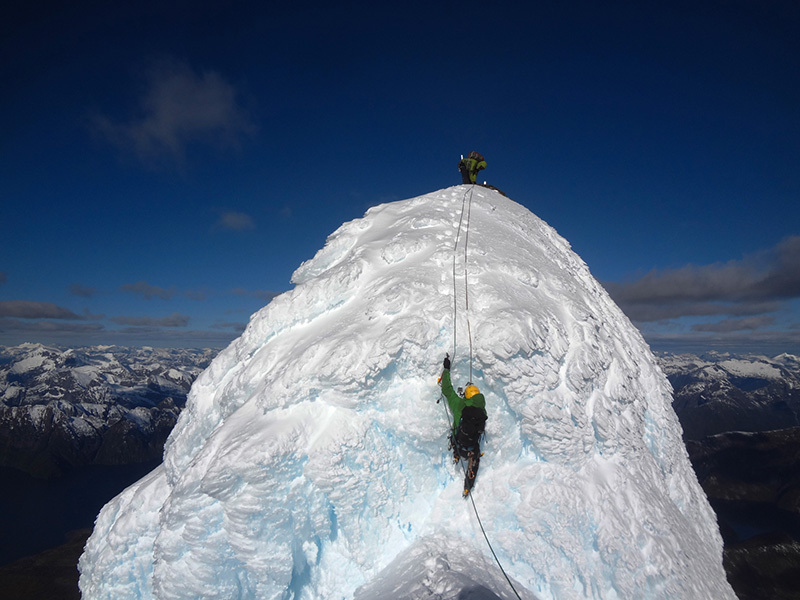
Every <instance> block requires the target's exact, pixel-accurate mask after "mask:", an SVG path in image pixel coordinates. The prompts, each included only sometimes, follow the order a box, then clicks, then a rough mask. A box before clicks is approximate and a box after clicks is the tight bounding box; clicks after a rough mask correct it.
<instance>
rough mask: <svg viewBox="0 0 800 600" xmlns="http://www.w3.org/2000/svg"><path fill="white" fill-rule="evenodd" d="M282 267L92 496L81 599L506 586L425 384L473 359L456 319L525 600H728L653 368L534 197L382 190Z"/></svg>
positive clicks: (327, 595) (370, 593)
mask: <svg viewBox="0 0 800 600" xmlns="http://www.w3.org/2000/svg"><path fill="white" fill-rule="evenodd" d="M470 194H472V196H471V211H469V212H468V211H466V210H464V211H463V213H462V209H464V208H465V207H466V208H469V202H468V201H469V199H470ZM465 200H466V201H467V202H465ZM467 218H469V230H468V238H467V235H466V233H467V230H466V225H467ZM459 223H461V229H460V236H459V240H458V244H456V237H457V234H458V232H459ZM466 241H468V248H467V252H466V253H465V252H464V243H465V242H466ZM465 261H466V264H465ZM465 279H466V285H465ZM292 281H293V283H294V284H295V287H294V288H293V289H292V290H290V291H288V292H286V293H284V294H282V295H280V296H278V297H277V298H275V299H274V300H273V301H272V302H270V304H268V305H267V306H266V307H264V308H263V309H262V310H260V311H259V312H257V313H256V314H255V315H253V317H252V318H251V320H250V323H249V325H248V327H247V329H246V331H245V332H244V333H243V334H242V336H241V337H240V338H238V339H237V340H235V341H234V342H233V343H231V345H230V346H229V347H228V348H227V349H225V350H224V351H223V352H221V353H220V354H219V355H218V356H217V358H216V359H215V360H214V361H213V363H212V364H211V365H210V366H209V368H208V369H207V370H206V371H205V372H204V373H203V374H202V375H201V376H200V377H199V378H198V379H197V381H196V382H195V384H194V386H193V387H192V390H191V392H190V394H189V399H188V401H187V406H186V409H185V410H184V411H183V413H182V414H181V416H180V419H179V421H178V424H177V426H176V427H175V429H174V431H173V433H172V435H171V437H170V439H169V441H168V443H167V447H166V449H165V459H164V464H163V465H162V466H161V467H159V468H158V469H156V470H155V471H153V472H152V473H151V474H150V475H148V476H147V477H145V478H143V479H142V480H141V481H139V482H138V483H136V484H134V485H132V486H131V487H129V488H128V489H126V490H125V491H124V492H122V493H121V494H120V495H119V496H117V497H116V498H115V499H113V500H112V501H111V502H109V503H108V504H107V505H106V506H105V507H104V508H103V510H102V511H101V513H100V515H99V516H98V518H97V521H96V524H95V529H94V533H93V534H92V537H91V538H90V540H89V542H88V544H87V546H86V550H85V552H84V554H83V556H82V558H81V561H80V571H81V580H80V585H81V590H82V592H83V598H84V599H87V600H88V599H100V598H104V599H105V598H108V599H112V598H113V599H115V600H119V599H123V598H159V599H178V598H181V599H183V598H186V599H188V598H225V599H231V598H259V599H272V598H275V599H278V598H281V599H289V598H296V599H301V598H302V599H317V598H318V599H326V600H330V599H338V598H357V599H359V600H366V599H377V598H407V599H421V598H467V597H469V598H503V599H506V598H514V597H515V596H514V594H513V591H512V590H511V588H510V586H509V584H508V583H507V582H506V581H505V579H504V578H503V576H502V574H501V572H500V570H499V568H498V566H497V564H496V563H495V561H494V559H493V557H492V556H491V553H490V551H489V548H488V547H487V544H486V541H485V540H484V538H483V535H482V533H481V531H480V528H479V525H478V523H477V521H476V518H475V515H474V513H473V508H472V505H471V503H470V501H469V500H466V501H465V500H463V499H462V498H461V492H462V480H463V475H462V472H461V470H460V468H459V467H458V466H455V465H453V464H452V461H451V459H450V457H449V455H448V452H447V443H446V432H447V429H448V421H447V416H446V412H445V409H444V402H442V403H440V404H437V402H436V400H437V398H439V396H440V390H439V388H438V385H437V377H438V376H439V374H440V371H441V361H442V359H443V358H444V355H445V352H450V354H451V355H452V354H453V353H454V354H455V355H454V356H452V358H453V380H454V382H455V383H457V384H463V383H465V382H466V381H467V378H468V377H469V376H470V359H469V357H470V351H469V346H470V341H469V337H468V335H467V331H468V329H467V325H468V324H467V318H468V317H469V326H470V330H471V334H472V347H473V351H472V357H473V358H472V380H473V381H474V382H475V383H476V384H477V385H478V387H479V388H480V389H481V391H482V392H483V393H484V395H485V396H486V402H487V409H488V413H489V421H488V424H487V435H486V440H485V443H484V449H485V452H486V454H485V456H484V457H483V460H482V461H481V469H480V473H479V475H478V479H477V482H476V486H475V490H474V501H475V505H476V506H477V510H478V511H479V514H480V518H481V520H482V522H483V525H484V527H485V529H486V531H487V534H488V536H489V539H490V541H491V543H492V545H493V547H494V550H495V552H496V553H497V556H498V558H499V560H500V561H501V563H502V564H503V567H504V568H505V570H506V572H507V573H508V575H509V577H510V578H511V580H512V582H513V583H514V586H515V588H516V590H517V591H518V592H519V594H520V596H521V597H522V598H525V599H534V598H535V599H541V600H546V599H550V598H557V599H579V598H598V599H599V598H602V599H628V598H630V599H633V598H636V599H649V598H663V599H667V598H669V599H671V600H674V599H676V598H686V599H689V598H691V599H697V598H715V599H721V598H731V599H733V598H735V596H734V594H733V592H732V591H731V588H730V587H729V586H728V584H727V582H726V580H725V574H724V571H723V568H722V540H721V538H720V535H719V532H718V530H717V525H716V519H715V517H714V514H713V512H712V511H711V509H710V507H709V505H708V502H707V501H706V499H705V496H704V495H703V492H702V490H701V488H700V486H699V485H698V483H697V480H696V478H695V475H694V473H693V471H692V469H691V466H690V463H689V460H688V457H687V455H686V451H685V449H684V446H683V444H682V441H681V429H680V425H679V423H678V420H677V418H676V416H675V414H674V412H673V411H672V408H671V406H670V402H671V395H670V392H671V390H670V387H669V383H668V382H667V380H666V378H665V376H664V375H663V373H662V372H661V371H660V369H659V368H658V366H657V365H656V361H655V358H654V357H653V355H652V353H651V352H650V349H649V348H648V347H647V345H646V344H645V342H644V340H643V339H642V337H641V335H640V334H639V332H638V331H637V330H636V328H635V327H633V325H632V324H631V323H630V322H629V320H628V319H627V318H626V317H625V316H624V315H623V313H622V312H621V311H620V309H619V308H618V307H617V306H616V305H615V304H614V302H613V301H612V300H611V299H610V298H609V296H608V294H607V293H606V292H605V290H604V289H603V288H602V286H600V284H599V283H598V282H597V281H596V280H595V279H594V278H593V277H592V275H591V274H590V272H589V269H588V268H587V266H586V265H585V264H584V262H583V261H582V260H581V259H580V258H579V257H578V256H577V255H576V254H575V253H574V252H572V250H571V249H570V246H569V244H568V243H567V242H566V241H565V240H564V239H563V238H562V237H560V236H559V235H558V234H557V233H556V232H555V231H554V230H553V228H551V227H550V226H549V225H547V224H546V223H544V222H543V221H542V220H541V219H539V218H538V217H536V216H535V215H533V214H532V213H531V212H530V211H529V210H527V209H526V208H524V207H523V206H521V205H519V204H517V203H515V202H513V201H512V200H510V199H508V198H506V197H504V196H502V195H501V194H499V193H497V192H494V191H491V190H489V189H486V188H482V187H479V186H478V187H474V188H473V187H471V186H455V187H451V188H447V189H444V190H440V191H437V192H433V193H430V194H426V195H423V196H419V197H417V198H412V199H409V200H404V201H399V202H392V203H388V204H382V205H379V206H375V207H373V208H371V209H370V210H369V211H367V213H366V214H365V216H364V217H363V218H361V219H356V220H354V221H351V222H348V223H345V224H344V225H342V226H341V227H340V228H339V229H338V230H337V231H336V232H334V233H333V234H332V235H331V236H330V237H329V238H328V240H327V242H326V244H325V246H324V247H323V248H322V249H321V250H320V251H319V252H317V254H316V256H315V257H314V258H313V259H311V260H309V261H307V262H305V263H303V264H302V265H301V266H300V267H299V268H298V269H297V270H296V271H295V273H294V275H293V278H292ZM465 291H468V302H469V312H467V310H466V305H465V304H466V301H467V294H466V293H465ZM454 307H457V308H454ZM454 334H455V340H454ZM454 341H455V348H454Z"/></svg>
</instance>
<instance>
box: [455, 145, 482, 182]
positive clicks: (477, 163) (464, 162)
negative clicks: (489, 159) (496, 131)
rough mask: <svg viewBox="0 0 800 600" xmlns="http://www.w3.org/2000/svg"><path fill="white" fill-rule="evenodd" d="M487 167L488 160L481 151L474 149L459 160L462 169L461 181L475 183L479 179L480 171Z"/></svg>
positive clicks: (459, 168)
mask: <svg viewBox="0 0 800 600" xmlns="http://www.w3.org/2000/svg"><path fill="white" fill-rule="evenodd" d="M485 168H486V160H485V159H484V158H483V155H482V154H481V153H480V152H475V151H474V150H473V151H472V152H470V153H469V154H467V158H462V159H461V160H460V161H459V162H458V170H459V171H461V183H475V182H476V181H477V180H478V171H480V170H482V169H485Z"/></svg>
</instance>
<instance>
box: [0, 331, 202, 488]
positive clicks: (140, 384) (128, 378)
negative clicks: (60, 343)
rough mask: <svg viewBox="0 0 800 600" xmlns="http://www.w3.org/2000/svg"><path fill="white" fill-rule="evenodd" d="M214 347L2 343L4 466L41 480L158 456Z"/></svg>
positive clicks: (0, 451) (0, 444)
mask: <svg viewBox="0 0 800 600" xmlns="http://www.w3.org/2000/svg"><path fill="white" fill-rule="evenodd" d="M216 353H217V351H216V350H208V349H206V350H186V349H156V348H122V347H116V346H96V347H90V348H77V349H61V348H56V347H53V346H44V345H41V344H23V345H20V346H14V347H0V466H6V467H13V468H15V469H19V470H22V471H25V472H28V473H30V474H32V475H36V476H38V477H50V476H56V475H61V474H63V473H65V472H68V471H69V470H71V469H72V468H74V467H80V466H84V465H119V464H131V463H141V462H146V461H149V460H152V459H154V458H159V457H160V456H161V453H162V451H163V446H164V442H165V441H166V438H167V436H168V435H169V433H170V431H171V430H172V428H173V427H174V425H175V422H176V420H177V418H178V414H179V413H180V410H181V409H182V408H183V406H184V404H185V403H186V395H187V393H188V391H189V388H190V387H191V385H192V382H193V381H194V380H195V378H196V377H197V376H198V375H199V374H200V373H201V372H202V370H203V369H204V368H205V367H206V366H208V364H209V363H210V362H211V359H212V358H213V357H214V356H215V355H216Z"/></svg>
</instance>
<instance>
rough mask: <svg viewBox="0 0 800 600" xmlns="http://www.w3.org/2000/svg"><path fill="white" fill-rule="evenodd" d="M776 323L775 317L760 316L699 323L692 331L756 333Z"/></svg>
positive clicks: (693, 326)
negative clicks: (757, 330)
mask: <svg viewBox="0 0 800 600" xmlns="http://www.w3.org/2000/svg"><path fill="white" fill-rule="evenodd" d="M774 322H775V317H770V316H766V315H764V316H760V317H749V318H747V319H723V320H722V321H719V322H718V323H697V324H695V325H692V331H709V332H717V333H730V332H733V331H755V330H756V329H762V328H764V327H767V326H769V325H772V324H773V323H774Z"/></svg>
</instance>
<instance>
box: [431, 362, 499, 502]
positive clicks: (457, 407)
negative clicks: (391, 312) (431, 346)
mask: <svg viewBox="0 0 800 600" xmlns="http://www.w3.org/2000/svg"><path fill="white" fill-rule="evenodd" d="M439 381H440V383H441V386H442V394H444V397H445V398H447V404H448V406H449V407H450V412H452V413H453V429H452V431H451V432H450V448H451V449H452V450H453V459H454V460H455V462H458V461H459V460H460V459H461V458H464V459H466V460H467V472H466V477H465V478H464V496H467V495H468V494H469V493H470V491H471V490H472V486H473V485H474V484H475V477H476V476H477V474H478V466H479V465H480V462H481V445H480V439H481V436H482V435H483V430H484V427H485V425H486V419H487V416H486V399H485V398H484V397H483V394H481V393H480V391H479V390H478V388H477V386H475V385H474V384H473V383H467V386H466V388H464V395H463V396H462V395H461V394H460V393H459V392H460V391H461V390H460V389H459V392H456V391H455V390H454V389H453V384H452V383H451V382H450V355H449V354H447V355H446V356H445V359H444V369H443V370H442V376H441V378H440V380H439Z"/></svg>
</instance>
